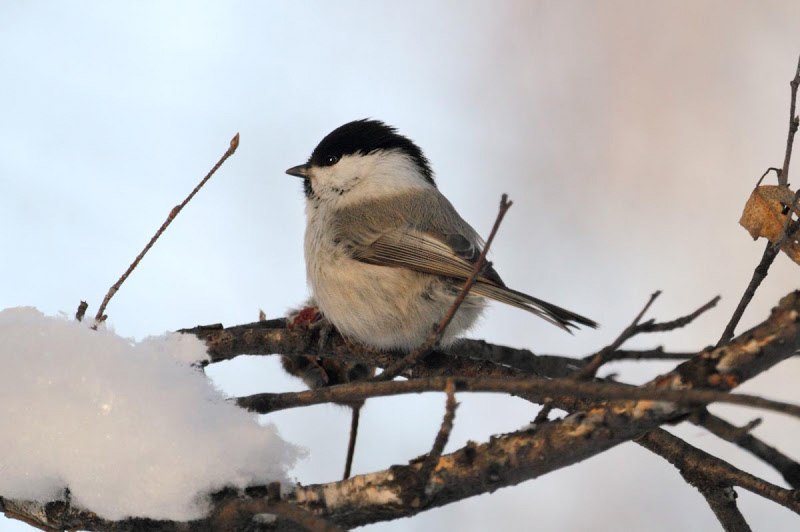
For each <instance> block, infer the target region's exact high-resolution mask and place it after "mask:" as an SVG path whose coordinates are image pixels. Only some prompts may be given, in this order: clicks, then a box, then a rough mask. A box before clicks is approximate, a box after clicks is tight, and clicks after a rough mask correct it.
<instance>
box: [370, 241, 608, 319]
mask: <svg viewBox="0 0 800 532" xmlns="http://www.w3.org/2000/svg"><path fill="white" fill-rule="evenodd" d="M479 253H480V252H479ZM354 258H356V259H358V260H360V261H363V262H366V263H369V264H376V265H380V266H392V267H399V268H408V269H410V270H415V271H419V272H425V273H430V274H434V275H441V276H444V277H450V278H453V279H456V280H459V281H466V279H468V278H469V277H470V276H471V275H472V272H473V271H474V268H475V262H474V261H470V260H467V259H466V258H464V257H463V256H462V255H460V254H459V253H457V252H456V251H455V250H454V249H453V248H452V247H451V246H450V245H448V244H447V243H446V242H443V241H442V240H440V239H439V238H437V237H435V236H433V235H430V234H425V233H422V232H419V231H416V230H413V229H408V230H405V231H398V230H395V231H391V232H388V233H385V234H383V235H381V236H380V237H378V238H377V239H376V240H375V241H374V242H372V244H371V245H369V246H367V247H366V248H362V249H360V250H359V251H357V252H356V253H355V254H354ZM477 258H478V256H476V257H475V260H477ZM495 279H496V280H495ZM498 281H499V282H498ZM471 291H472V293H474V294H478V295H481V296H484V297H488V298H490V299H494V300H496V301H500V302H502V303H506V304H508V305H512V306H514V307H517V308H520V309H523V310H527V311H528V312H531V313H533V314H536V315H537V316H539V317H541V318H543V319H545V320H547V321H549V322H550V323H552V324H554V325H556V326H558V327H561V328H562V329H564V330H566V331H569V328H570V327H577V325H578V324H580V325H587V326H589V327H596V326H597V324H596V323H595V322H593V321H592V320H590V319H588V318H585V317H583V316H581V315H579V314H575V313H574V312H571V311H569V310H566V309H564V308H561V307H559V306H556V305H553V304H551V303H548V302H546V301H543V300H541V299H538V298H535V297H533V296H529V295H527V294H523V293H522V292H517V291H516V290H512V289H510V288H508V287H506V286H503V284H502V281H500V277H499V276H498V275H497V273H496V272H495V271H494V269H493V268H492V267H491V265H488V268H487V269H485V270H484V272H482V273H481V274H480V275H479V276H478V278H477V282H476V283H475V285H474V286H473V287H472V289H471Z"/></svg>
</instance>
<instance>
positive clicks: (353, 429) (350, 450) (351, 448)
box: [342, 403, 364, 480]
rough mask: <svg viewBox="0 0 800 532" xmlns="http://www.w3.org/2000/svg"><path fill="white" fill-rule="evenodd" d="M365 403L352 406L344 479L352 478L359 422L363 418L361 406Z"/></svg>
mask: <svg viewBox="0 0 800 532" xmlns="http://www.w3.org/2000/svg"><path fill="white" fill-rule="evenodd" d="M362 406H364V404H363V403H362V404H356V405H352V406H350V436H349V438H348V440H347V456H346V457H345V459H344V474H343V475H342V479H344V480H347V479H348V478H350V472H351V471H352V469H353V457H354V456H355V454H356V440H357V439H358V423H359V419H360V418H361V407H362Z"/></svg>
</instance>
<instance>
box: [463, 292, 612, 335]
mask: <svg viewBox="0 0 800 532" xmlns="http://www.w3.org/2000/svg"><path fill="white" fill-rule="evenodd" d="M471 291H472V293H474V294H478V295H481V296H484V297H488V298H490V299H494V300H495V301H500V302H501V303H505V304H507V305H511V306H514V307H517V308H521V309H522V310H527V311H528V312H530V313H532V314H536V315H537V316H539V317H540V318H542V319H544V320H546V321H549V322H550V323H552V324H553V325H555V326H557V327H561V328H562V329H564V330H565V331H567V332H569V333H571V332H572V331H571V330H570V327H572V328H575V329H577V328H578V327H579V326H580V325H585V326H587V327H591V328H593V329H594V328H595V327H597V323H596V322H594V321H592V320H590V319H589V318H585V317H583V316H581V315H580V314H575V313H574V312H572V311H569V310H567V309H564V308H561V307H559V306H558V305H553V304H552V303H548V302H547V301H542V300H541V299H537V298H535V297H533V296H529V295H528V294H523V293H522V292H517V291H516V290H512V289H511V288H507V287H504V286H498V285H496V284H492V283H487V282H477V283H475V285H474V286H473V287H472V290H471Z"/></svg>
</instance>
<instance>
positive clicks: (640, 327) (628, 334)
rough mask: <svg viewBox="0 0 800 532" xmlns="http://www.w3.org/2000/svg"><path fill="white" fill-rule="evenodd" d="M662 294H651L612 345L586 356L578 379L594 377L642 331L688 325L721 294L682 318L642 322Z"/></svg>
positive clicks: (678, 327) (577, 375) (717, 300)
mask: <svg viewBox="0 0 800 532" xmlns="http://www.w3.org/2000/svg"><path fill="white" fill-rule="evenodd" d="M659 294H661V292H655V293H654V294H653V295H651V296H650V300H649V301H648V302H647V304H646V305H645V306H644V308H643V309H642V311H641V312H640V313H639V315H638V316H636V318H635V319H634V320H633V322H631V324H630V325H628V327H626V328H625V330H624V331H622V333H620V335H619V336H618V337H617V339H616V340H614V341H613V342H612V343H611V344H610V345H608V346H606V347H604V348H603V349H601V350H600V351H598V352H597V353H595V354H594V355H590V356H589V357H586V360H589V363H588V364H586V366H584V367H583V368H582V369H581V370H580V371H579V372H578V373H577V374H576V377H575V378H577V379H589V378H591V377H594V376H595V374H596V373H597V370H598V369H600V367H601V366H602V365H603V364H605V363H606V362H609V361H611V360H615V359H617V358H618V357H617V355H615V352H617V349H619V347H620V346H622V344H623V343H625V342H626V341H628V340H629V339H631V338H633V337H634V336H636V335H637V334H641V333H653V332H665V331H672V330H675V329H680V328H681V327H686V326H687V325H689V324H690V323H692V322H693V321H694V320H696V319H697V318H698V317H699V316H700V315H702V314H703V313H705V312H707V311H708V310H710V309H712V308H714V307H715V306H716V305H717V303H718V302H719V299H720V298H719V296H716V297H714V298H713V299H711V301H709V302H708V303H706V304H704V305H703V306H701V307H700V308H698V309H697V310H695V311H694V312H692V313H690V314H687V315H686V316H681V317H680V318H676V319H674V320H671V321H664V322H656V321H655V320H647V321H645V322H644V323H640V322H641V320H642V317H643V316H644V314H645V312H647V310H648V309H649V308H650V306H651V305H652V304H653V301H655V299H656V298H657V297H658V296H659Z"/></svg>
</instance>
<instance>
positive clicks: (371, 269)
mask: <svg viewBox="0 0 800 532" xmlns="http://www.w3.org/2000/svg"><path fill="white" fill-rule="evenodd" d="M286 173H287V174H289V175H292V176H297V177H300V178H302V179H303V188H304V191H305V196H306V223H307V225H306V232H305V260H306V273H307V276H308V281H309V285H310V287H311V291H312V297H313V299H314V300H315V301H316V304H317V305H318V307H319V310H320V311H321V313H322V315H323V316H324V317H325V318H327V319H328V320H329V321H330V322H331V323H332V324H333V325H334V326H335V327H336V329H337V330H338V331H339V332H340V333H341V334H342V335H343V336H345V337H346V338H349V339H351V340H354V341H357V342H360V343H362V344H365V345H368V346H372V347H374V348H377V349H382V350H398V351H410V350H413V349H414V348H416V347H418V346H419V345H421V344H422V343H423V342H424V341H425V340H426V339H427V337H428V335H429V334H430V332H431V330H432V328H433V327H434V325H435V324H436V323H438V322H439V320H440V319H441V318H442V316H444V314H445V313H446V312H447V310H448V309H449V308H450V306H451V305H452V303H453V301H454V299H455V298H456V296H457V295H458V293H459V291H460V289H461V287H462V286H463V285H464V281H465V280H466V279H467V278H468V277H469V276H470V275H471V274H472V271H473V269H474V266H475V262H476V261H477V260H478V258H479V256H480V253H481V249H482V246H483V241H482V240H481V238H480V236H478V233H477V232H476V231H475V230H474V229H473V228H472V227H471V226H470V225H469V224H468V223H467V222H465V221H464V219H463V218H461V216H459V214H458V212H456V210H455V208H454V207H453V205H452V204H451V203H450V202H449V201H448V200H447V198H445V197H444V196H443V195H442V193H441V192H439V189H438V188H437V187H436V183H435V181H434V179H433V171H432V170H431V167H430V164H429V163H428V159H427V158H425V155H424V154H423V153H422V150H421V149H420V148H419V146H417V145H416V144H415V143H414V142H412V141H411V140H409V139H408V138H406V137H404V136H403V135H400V134H399V133H398V132H397V130H396V129H395V128H393V127H391V126H388V125H386V124H384V123H383V122H380V121H377V120H356V121H354V122H350V123H347V124H345V125H343V126H341V127H338V128H337V129H335V130H333V131H332V132H331V133H329V134H328V135H327V136H326V137H325V138H323V139H322V141H321V142H320V143H319V144H318V145H317V147H316V148H315V149H314V151H313V152H312V154H311V157H310V158H309V159H308V162H306V163H305V164H301V165H299V166H295V167H292V168H290V169H289V170H287V171H286ZM485 298H489V299H494V300H496V301H500V302H503V303H506V304H509V305H513V306H515V307H518V308H521V309H524V310H527V311H528V312H531V313H533V314H536V315H537V316H539V317H541V318H543V319H545V320H547V321H549V322H550V323H553V324H555V325H557V326H559V327H561V328H562V329H565V330H567V331H568V330H569V328H570V327H577V326H578V325H586V326H589V327H596V325H597V324H596V323H595V322H594V321H592V320H590V319H588V318H585V317H583V316H581V315H579V314H576V313H574V312H570V311H569V310H566V309H563V308H561V307H558V306H556V305H553V304H551V303H547V302H546V301H542V300H541V299H537V298H535V297H533V296H529V295H527V294H524V293H522V292H518V291H516V290H513V289H511V288H508V287H507V286H506V285H505V283H503V281H502V279H501V278H500V276H499V275H498V274H497V272H496V271H495V270H494V268H493V267H492V266H491V264H489V265H488V266H487V267H485V268H484V271H483V273H482V274H481V275H480V276H479V277H478V279H477V282H476V283H475V285H474V286H473V287H472V289H471V291H470V293H469V296H468V297H467V299H466V300H465V301H464V302H463V304H462V305H461V307H460V308H459V310H458V312H457V313H456V315H455V317H454V319H453V321H452V322H451V323H450V325H449V327H448V328H447V330H446V331H445V334H444V336H443V338H442V342H441V343H442V344H443V345H447V344H450V343H452V342H453V341H454V340H455V339H456V338H458V336H459V335H461V334H462V333H463V332H464V331H465V330H467V329H468V328H469V327H470V326H472V325H473V324H474V323H475V321H476V320H477V318H478V316H479V315H480V314H481V312H482V311H483V309H484V307H485V302H486V299H485Z"/></svg>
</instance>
